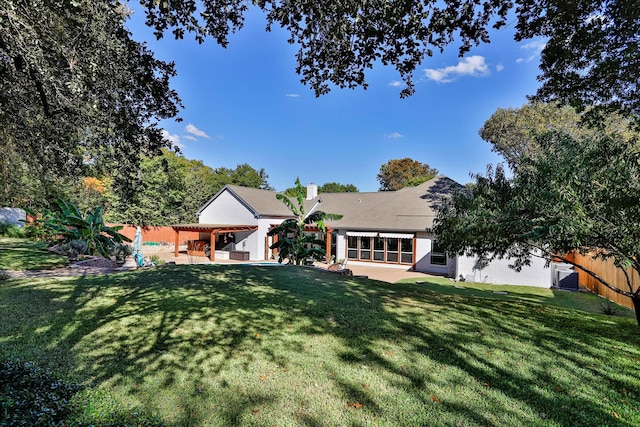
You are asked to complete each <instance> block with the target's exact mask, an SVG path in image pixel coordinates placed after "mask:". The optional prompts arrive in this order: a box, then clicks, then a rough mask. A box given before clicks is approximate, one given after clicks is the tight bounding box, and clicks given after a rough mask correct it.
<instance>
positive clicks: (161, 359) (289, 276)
mask: <svg viewBox="0 0 640 427" xmlns="http://www.w3.org/2000/svg"><path fill="white" fill-rule="evenodd" d="M17 283H19V284H18V285H16V286H15V287H13V288H11V289H6V290H2V292H3V298H2V300H5V301H6V300H7V298H8V299H9V301H11V307H9V306H3V310H4V309H7V311H6V313H7V315H8V316H12V315H14V316H21V318H20V319H21V321H20V322H16V323H12V322H9V323H8V324H7V323H5V324H4V325H3V326H0V340H1V341H0V352H1V354H7V353H11V352H18V354H22V355H29V356H36V355H39V356H38V357H41V358H42V361H43V362H44V363H50V364H52V365H55V366H57V367H58V368H59V369H63V370H65V368H66V367H68V372H67V374H69V375H73V376H76V377H77V378H79V379H82V380H83V381H84V382H85V383H86V384H87V385H89V386H91V387H94V388H96V389H105V390H109V389H117V390H119V393H121V394H120V395H119V396H120V397H118V399H121V400H122V401H124V403H126V404H128V405H130V406H131V407H135V406H136V405H138V406H141V407H143V408H145V410H146V411H149V412H150V413H157V414H162V421H163V422H165V423H168V424H172V425H215V424H216V423H218V424H219V423H223V424H224V425H238V424H257V425H261V424H264V425H269V424H268V423H269V422H270V421H272V418H273V420H275V421H277V422H280V421H279V420H278V417H281V416H282V414H285V415H287V417H288V418H287V423H289V424H291V425H326V424H337V425H366V424H371V423H382V424H385V423H386V424H397V425H417V424H420V423H421V422H425V420H426V421H430V423H431V424H432V425H452V424H453V425H455V423H456V422H459V423H460V425H509V424H511V425H526V424H531V425H533V424H536V423H549V424H552V425H554V424H555V425H616V424H619V425H634V424H635V422H633V421H629V420H630V419H632V420H635V421H637V420H638V414H637V413H635V414H634V413H632V412H631V409H629V408H632V407H633V404H627V405H622V407H623V409H624V410H621V409H618V412H616V411H615V409H617V408H618V406H620V405H619V400H623V399H627V400H628V401H630V402H632V401H633V400H634V399H635V401H636V402H637V401H638V396H640V389H639V387H638V382H637V380H635V378H638V377H640V371H639V370H638V364H637V363H635V364H633V363H632V362H630V363H629V364H620V363H621V362H619V361H618V360H620V359H615V360H616V361H615V362H613V361H611V360H608V358H607V356H608V354H607V353H608V352H610V351H611V350H612V349H616V350H617V351H619V352H621V353H622V354H625V355H626V357H627V358H628V360H630V361H631V360H633V358H635V360H637V359H638V358H640V354H639V350H638V349H639V348H640V346H639V345H638V344H639V342H638V338H637V336H636V335H637V333H636V329H635V328H633V326H632V325H631V323H630V324H629V325H627V324H626V323H620V322H609V321H608V320H607V319H606V318H603V317H601V316H592V317H590V318H588V319H587V320H585V317H580V319H576V316H575V313H573V312H572V311H570V310H558V309H555V308H550V307H545V306H537V305H531V304H523V303H519V302H508V301H492V300H483V301H475V300H474V299H470V298H465V297H459V296H450V295H438V294H433V293H430V292H424V290H423V289H421V288H420V285H415V284H397V285H388V284H383V283H380V282H376V281H372V280H366V279H349V278H345V277H342V276H336V275H332V274H329V273H326V272H322V271H317V270H312V269H304V268H273V267H255V266H253V267H248V266H215V265H214V266H211V265H196V266H167V267H162V268H156V269H149V270H139V271H135V272H129V273H122V274H114V275H110V276H105V277H85V278H70V279H65V280H57V281H41V282H33V283H25V282H17ZM33 302H37V305H36V306H34V305H33V304H32V303H33ZM620 325H623V327H624V326H625V325H626V326H627V327H628V328H629V331H626V330H619V329H618V328H620ZM612 331H615V334H613V335H615V337H612ZM521 343H524V344H521ZM530 358H535V359H539V360H537V361H536V362H535V363H529V362H527V361H529V360H530ZM607 362H608V363H609V364H607ZM611 363H614V364H613V365H612V364H611ZM523 365H524V366H526V369H524V368H521V366H523ZM61 367H62V368H61ZM294 371H295V372H294ZM280 382H281V383H282V384H287V385H288V386H290V387H291V388H292V390H282V389H281V387H279V383H280ZM316 382H317V384H316ZM586 387H588V388H591V389H592V391H593V393H587V392H586V391H585V390H584V389H585V388H586ZM459 393H462V394H464V393H468V394H469V395H468V396H463V397H461V396H459V395H458V394H459ZM305 396H307V397H305ZM308 396H317V397H318V398H319V399H318V400H322V399H325V400H327V401H328V403H327V404H326V406H323V405H322V404H320V403H318V404H315V403H314V402H312V401H309V398H308ZM321 396H323V397H322V398H320V397H321ZM325 396H326V397H325ZM602 396H609V397H608V400H607V401H598V400H597V399H598V398H599V397H602ZM336 402H340V404H341V405H342V407H340V408H336V407H335V406H336ZM355 403H357V405H361V408H359V407H357V405H355ZM349 405H351V406H349ZM616 405H617V406H616ZM168 406H172V407H171V408H168ZM277 408H280V409H277ZM282 408H284V409H282ZM625 408H626V409H625ZM625 411H626V412H625ZM612 412H613V413H616V414H618V413H619V415H621V417H620V418H615V416H612ZM270 417H271V418H270ZM327 417H330V418H327ZM634 417H635V418H634ZM416 423H417V424H416Z"/></svg>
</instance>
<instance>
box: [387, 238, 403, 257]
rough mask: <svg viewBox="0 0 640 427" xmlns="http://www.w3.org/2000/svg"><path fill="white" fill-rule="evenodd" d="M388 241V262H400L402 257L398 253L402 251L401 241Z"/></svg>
mask: <svg viewBox="0 0 640 427" xmlns="http://www.w3.org/2000/svg"><path fill="white" fill-rule="evenodd" d="M386 240H387V262H398V260H399V259H400V257H399V256H398V253H399V251H400V244H399V241H400V239H386Z"/></svg>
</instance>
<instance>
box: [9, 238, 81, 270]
mask: <svg viewBox="0 0 640 427" xmlns="http://www.w3.org/2000/svg"><path fill="white" fill-rule="evenodd" d="M46 247H47V245H46V243H41V242H33V241H30V240H26V239H18V238H11V237H0V270H44V269H50V268H56V267H64V266H66V265H68V264H69V259H68V258H67V257H63V256H60V255H55V254H52V253H50V252H47V251H46V250H44V249H45V248H46Z"/></svg>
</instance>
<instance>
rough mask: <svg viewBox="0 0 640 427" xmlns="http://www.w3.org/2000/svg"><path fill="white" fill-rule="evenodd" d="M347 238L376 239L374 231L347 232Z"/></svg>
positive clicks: (376, 234)
mask: <svg viewBox="0 0 640 427" xmlns="http://www.w3.org/2000/svg"><path fill="white" fill-rule="evenodd" d="M347 236H353V237H378V233H377V232H376V231H347Z"/></svg>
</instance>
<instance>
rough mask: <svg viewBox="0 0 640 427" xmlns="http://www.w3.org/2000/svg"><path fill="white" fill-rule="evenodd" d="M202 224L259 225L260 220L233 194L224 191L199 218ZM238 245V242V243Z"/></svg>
mask: <svg viewBox="0 0 640 427" xmlns="http://www.w3.org/2000/svg"><path fill="white" fill-rule="evenodd" d="M198 222H200V224H233V225H257V224H258V220H257V219H256V218H255V217H254V214H253V212H251V211H250V210H249V209H248V208H247V207H246V206H245V205H243V204H242V203H240V201H239V200H238V199H236V198H235V197H234V196H233V195H232V194H231V193H229V192H228V191H224V192H223V193H221V194H220V195H218V197H217V198H216V199H215V200H214V201H213V202H211V203H210V204H209V206H207V207H206V208H205V209H204V210H203V211H202V212H201V213H200V217H199V218H198ZM236 243H237V242H236Z"/></svg>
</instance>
